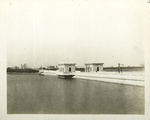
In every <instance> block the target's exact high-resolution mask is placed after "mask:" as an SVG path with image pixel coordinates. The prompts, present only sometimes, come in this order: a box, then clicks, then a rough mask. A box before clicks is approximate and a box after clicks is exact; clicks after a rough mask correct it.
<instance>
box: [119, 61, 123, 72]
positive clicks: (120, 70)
mask: <svg viewBox="0 0 150 120" xmlns="http://www.w3.org/2000/svg"><path fill="white" fill-rule="evenodd" d="M121 65H122V66H123V64H120V63H118V72H119V73H120V72H122V69H121Z"/></svg>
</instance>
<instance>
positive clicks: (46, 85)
mask: <svg viewBox="0 0 150 120" xmlns="http://www.w3.org/2000/svg"><path fill="white" fill-rule="evenodd" d="M144 89H145V88H144V87H139V86H132V85H121V84H113V83H105V82H98V81H90V80H85V79H77V78H73V79H60V78H57V77H56V76H50V75H45V76H38V75H34V74H33V75H32V74H31V75H15V74H8V75H7V113H8V114H144V109H145V107H144V106H145V102H144V101H145V95H144Z"/></svg>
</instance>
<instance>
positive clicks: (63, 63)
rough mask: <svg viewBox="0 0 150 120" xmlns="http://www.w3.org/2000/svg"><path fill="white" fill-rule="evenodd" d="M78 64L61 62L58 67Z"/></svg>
mask: <svg viewBox="0 0 150 120" xmlns="http://www.w3.org/2000/svg"><path fill="white" fill-rule="evenodd" d="M75 64H76V63H74V62H70V61H69V62H61V63H59V64H58V65H75Z"/></svg>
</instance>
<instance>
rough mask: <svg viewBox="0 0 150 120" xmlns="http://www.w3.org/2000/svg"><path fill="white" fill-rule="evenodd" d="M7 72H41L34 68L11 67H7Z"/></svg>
mask: <svg viewBox="0 0 150 120" xmlns="http://www.w3.org/2000/svg"><path fill="white" fill-rule="evenodd" d="M7 72H25V73H35V72H39V71H38V70H34V69H30V68H28V69H11V68H9V67H8V68H7Z"/></svg>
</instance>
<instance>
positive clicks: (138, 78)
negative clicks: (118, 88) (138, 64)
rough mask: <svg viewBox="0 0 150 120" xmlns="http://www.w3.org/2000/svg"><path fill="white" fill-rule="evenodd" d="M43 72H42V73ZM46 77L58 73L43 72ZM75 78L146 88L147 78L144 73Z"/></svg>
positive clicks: (91, 75)
mask: <svg viewBox="0 0 150 120" xmlns="http://www.w3.org/2000/svg"><path fill="white" fill-rule="evenodd" d="M40 72H41V71H40ZM42 72H43V74H44V75H56V73H57V71H51V70H43V71H42ZM73 78H80V79H86V80H94V81H101V82H109V83H117V84H126V85H135V86H145V80H144V79H145V77H144V74H143V73H142V74H141V73H140V74H139V73H137V74H136V73H135V74H133V73H128V74H126V75H125V74H119V73H111V72H110V73H106V74H105V73H104V72H102V73H85V72H76V74H75V76H74V77H73Z"/></svg>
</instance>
